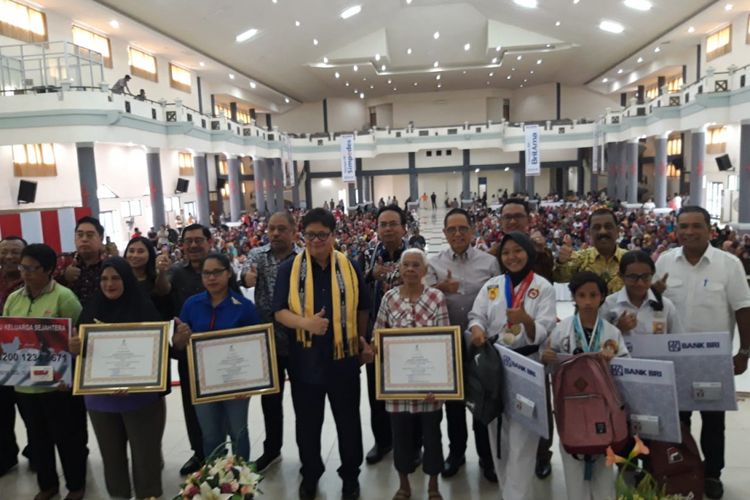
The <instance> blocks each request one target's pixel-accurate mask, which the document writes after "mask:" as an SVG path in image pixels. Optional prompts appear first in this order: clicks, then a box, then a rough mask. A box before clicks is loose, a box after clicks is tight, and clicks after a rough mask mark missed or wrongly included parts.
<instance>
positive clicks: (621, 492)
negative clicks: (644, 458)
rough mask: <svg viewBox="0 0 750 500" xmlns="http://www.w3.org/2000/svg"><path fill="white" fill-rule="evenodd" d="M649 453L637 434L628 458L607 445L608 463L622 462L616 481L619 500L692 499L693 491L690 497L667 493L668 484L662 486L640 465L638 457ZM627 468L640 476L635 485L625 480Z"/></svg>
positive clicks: (610, 464) (609, 464)
mask: <svg viewBox="0 0 750 500" xmlns="http://www.w3.org/2000/svg"><path fill="white" fill-rule="evenodd" d="M649 453H650V450H649V449H648V446H646V444H645V443H644V442H643V441H642V440H641V438H640V437H638V436H635V446H634V447H633V449H632V450H630V453H628V457H627V458H625V457H621V456H619V455H617V454H615V452H614V451H612V447H611V446H609V447H607V465H608V466H610V467H611V466H613V465H619V464H622V467H620V472H619V474H618V475H617V481H616V482H615V495H616V496H615V498H616V499H617V500H692V499H693V494H692V493H691V494H690V495H689V496H688V497H685V496H683V495H667V494H666V486H664V485H662V486H661V487H660V486H659V483H657V482H656V480H655V479H654V477H653V476H652V475H651V474H649V473H648V472H647V471H645V470H644V469H643V467H641V466H640V465H638V462H637V461H636V458H638V457H639V456H640V455H648V454H649ZM627 470H632V471H634V472H635V473H636V478H639V479H636V485H635V486H631V485H630V484H628V483H627V482H626V481H625V476H624V474H625V472H626V471H627Z"/></svg>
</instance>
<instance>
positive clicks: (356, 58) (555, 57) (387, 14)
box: [48, 0, 748, 101]
mask: <svg viewBox="0 0 750 500" xmlns="http://www.w3.org/2000/svg"><path fill="white" fill-rule="evenodd" d="M95 1H96V2H97V3H99V4H102V5H104V6H108V7H110V8H111V9H113V10H115V11H117V12H119V13H120V14H121V15H120V16H119V17H118V19H119V20H120V23H121V29H126V28H127V24H128V22H129V20H128V19H127V18H131V19H132V20H136V21H138V22H139V23H142V24H143V25H146V26H148V27H151V28H153V29H155V30H158V31H159V32H161V33H162V34H164V35H166V36H167V37H170V38H172V39H174V40H177V41H179V42H181V43H182V44H184V45H185V46H187V47H188V48H190V49H192V50H185V49H184V48H183V49H182V50H183V51H184V52H185V55H184V58H185V59H188V58H200V57H201V54H203V55H205V56H208V57H210V58H211V59H214V60H215V61H217V62H219V63H222V64H224V65H226V67H227V68H233V70H236V71H237V72H238V73H239V74H242V75H245V76H246V77H247V78H251V79H253V80H257V81H258V82H262V83H263V84H265V85H267V86H269V87H272V88H273V89H275V90H276V91H278V92H280V93H281V94H284V95H288V96H290V97H291V98H293V99H295V100H297V101H314V100H318V99H321V98H324V97H349V96H353V95H354V90H358V91H359V92H362V93H364V95H365V96H366V97H368V98H370V97H379V96H384V95H389V94H392V93H394V90H393V88H394V87H395V88H397V89H398V90H397V91H396V92H397V93H399V94H400V93H403V92H424V91H434V90H438V85H441V87H440V89H441V90H467V89H477V88H488V87H490V88H509V89H510V88H518V87H519V86H520V85H524V84H525V85H526V86H532V85H538V84H542V83H548V82H561V83H563V84H567V85H583V84H586V83H589V82H592V80H595V79H597V78H600V77H601V75H604V74H605V73H606V72H607V71H608V70H611V69H612V68H615V67H616V66H617V65H618V64H619V63H620V62H621V61H623V60H626V59H627V58H629V57H631V56H632V55H634V54H636V53H638V51H639V50H641V49H642V48H643V47H646V46H648V45H649V44H651V43H653V42H654V41H656V40H659V39H663V38H664V37H665V36H668V35H669V34H670V32H671V31H672V30H673V29H675V28H677V27H678V26H681V25H682V24H684V23H685V22H687V20H688V19H690V18H691V17H692V16H693V15H695V14H697V13H698V12H700V11H701V10H703V9H705V8H707V7H709V6H711V5H713V4H716V3H717V2H716V1H715V0H651V1H652V3H653V8H652V9H651V10H650V11H648V12H641V11H637V10H634V9H631V8H628V7H626V6H625V5H624V4H623V1H622V0H580V1H579V2H578V3H574V0H538V4H539V6H538V8H536V9H527V8H523V7H520V6H518V5H516V4H515V3H514V2H513V0H465V1H455V0H413V1H412V2H411V4H407V2H406V0H276V2H274V0H242V1H239V0H210V1H206V0H128V1H122V0H95ZM48 3H54V4H56V5H58V6H59V7H58V8H59V9H61V10H64V9H65V4H72V3H78V1H76V2H70V0H67V1H65V2H63V1H60V0H48ZM723 3H725V2H721V3H720V5H723ZM734 3H735V4H736V5H738V6H740V5H744V4H746V3H748V2H746V1H745V0H740V1H736V2H734ZM356 4H359V5H361V6H362V11H361V13H359V14H358V15H356V16H354V17H352V18H350V19H347V20H342V19H341V18H340V17H339V14H340V13H341V12H342V11H343V10H344V9H346V8H347V7H350V6H352V5H356ZM720 5H714V8H713V9H712V10H716V11H717V12H720V11H723V9H722V8H719V7H720ZM733 14H734V15H737V9H735V11H734V13H733ZM76 15H77V16H78V17H79V18H80V17H84V18H85V16H86V13H85V12H78V13H77V14H76ZM114 15H115V14H113V16H114ZM603 19H611V20H614V21H617V22H620V23H621V24H622V25H623V26H624V28H625V31H624V32H623V33H621V34H618V35H614V34H610V33H606V32H603V31H601V30H599V29H598V27H597V26H598V24H599V22H600V21H601V20H603ZM81 20H82V21H86V19H81ZM295 21H299V22H300V26H299V27H297V26H295ZM557 21H559V22H560V25H559V26H556V25H555V23H556V22H557ZM95 22H98V21H95ZM250 28H256V29H258V30H260V32H259V34H258V35H256V36H255V37H253V38H252V39H250V40H248V41H246V42H244V43H236V42H235V36H236V35H238V34H239V33H241V32H243V31H246V30H247V29H250ZM436 31H438V32H439V33H440V37H439V39H437V40H436V39H434V37H433V33H435V32H436ZM699 36H702V33H694V34H693V35H692V37H693V39H692V40H687V41H685V40H683V42H684V43H687V44H693V45H694V44H696V43H698V40H699ZM685 38H687V34H685ZM313 39H317V40H318V42H319V43H318V44H317V45H314V44H313ZM467 43H468V44H470V46H471V48H470V49H469V50H468V51H466V50H464V45H465V44H467ZM497 45H502V50H501V52H497V51H496V46H497ZM547 45H549V46H550V47H547ZM409 48H411V49H412V53H411V54H410V55H409V54H407V49H409ZM165 49H166V50H168V47H165ZM191 52H193V53H195V56H188V54H190V53H191ZM376 54H380V56H381V59H380V61H376V60H375V55H376ZM519 55H520V56H521V59H520V60H518V59H517V57H518V56H519ZM324 57H327V58H328V60H329V61H328V65H327V66H330V67H318V66H325V65H323V60H324V59H323V58H324ZM493 57H499V59H498V61H497V63H496V64H494V65H493V64H492V62H491V61H492V58H493ZM435 61H438V64H439V65H438V68H434V67H433V64H434V62H435ZM538 61H541V62H540V63H539V64H537V62H538ZM191 62H192V63H194V61H187V64H190V63H191ZM501 62H502V66H499V63H501ZM646 62H648V61H646ZM355 63H356V64H357V65H358V71H356V72H355V71H354V69H353V65H354V64H355ZM382 64H385V65H386V69H385V70H384V71H383V70H382V68H381V65H382ZM222 71H224V70H222ZM336 72H338V73H339V74H340V78H339V79H336V78H335V76H334V74H335V73H336ZM490 73H492V76H490ZM438 75H439V76H440V80H437V76H438ZM217 76H218V77H221V75H220V74H218V75H217ZM508 76H510V79H508ZM224 78H225V79H226V77H224ZM365 79H366V80H365ZM388 80H391V83H390V84H389V83H388ZM346 82H349V86H346ZM415 82H416V83H417V86H415V85H414V83H415ZM488 82H489V83H488ZM524 82H525V83H524ZM227 83H229V80H228V79H227ZM234 84H237V83H236V82H234ZM371 86H372V88H371ZM599 90H601V91H603V92H605V91H608V90H612V89H611V88H609V89H608V88H606V87H605V86H603V87H602V88H600V89H599Z"/></svg>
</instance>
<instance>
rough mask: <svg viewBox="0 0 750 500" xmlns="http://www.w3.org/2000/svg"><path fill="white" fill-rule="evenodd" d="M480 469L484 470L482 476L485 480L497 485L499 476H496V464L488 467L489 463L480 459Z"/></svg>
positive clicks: (491, 463)
mask: <svg viewBox="0 0 750 500" xmlns="http://www.w3.org/2000/svg"><path fill="white" fill-rule="evenodd" d="M479 467H480V468H481V469H482V475H483V476H484V478H485V479H486V480H487V481H489V482H491V483H497V474H495V463H494V462H489V467H488V461H487V460H482V459H481V458H480V459H479Z"/></svg>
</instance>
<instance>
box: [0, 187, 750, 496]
mask: <svg viewBox="0 0 750 500" xmlns="http://www.w3.org/2000/svg"><path fill="white" fill-rule="evenodd" d="M392 201H393V200H392ZM434 202H435V200H434V199H433V200H432V203H433V204H434ZM331 205H332V204H329V208H328V209H326V208H315V209H311V210H308V211H306V212H301V211H299V210H292V211H282V212H278V213H275V214H272V215H271V216H270V217H265V216H262V215H260V214H257V213H255V214H243V216H242V220H241V224H240V225H238V226H236V227H228V226H226V225H222V224H220V223H219V224H216V227H206V226H202V225H200V224H189V225H187V226H185V227H184V228H182V231H181V233H180V234H179V237H178V239H176V238H175V237H174V235H173V234H171V232H170V230H169V228H168V227H166V226H165V227H162V228H160V230H159V231H153V230H152V231H151V232H153V233H155V234H154V235H153V237H152V235H151V234H149V235H148V237H144V236H143V235H142V234H140V231H139V232H138V234H133V238H132V239H131V240H130V241H129V242H128V244H127V246H126V248H125V249H124V252H123V254H122V257H120V256H117V255H115V253H117V252H116V250H115V249H112V248H111V247H109V248H108V249H107V247H106V239H105V235H104V229H103V227H102V225H101V224H100V223H99V221H98V220H97V219H96V218H93V217H83V218H81V219H79V220H78V221H77V223H76V226H75V244H76V252H75V253H73V254H64V255H60V256H58V255H56V254H55V252H54V250H53V249H52V248H50V247H49V246H47V245H45V244H28V245H27V244H26V242H25V241H24V240H23V239H21V238H20V237H18V236H5V237H4V238H3V240H2V242H0V304H2V311H3V315H4V316H9V317H44V316H49V317H62V318H70V319H71V320H72V323H73V324H74V325H80V324H87V323H94V322H104V323H119V322H132V321H150V320H172V319H174V321H175V333H174V336H173V338H172V344H171V348H170V355H171V356H172V357H173V358H175V359H176V360H177V366H178V372H179V380H180V393H181V398H182V408H183V412H184V419H185V425H186V432H187V436H188V439H189V443H190V446H191V449H192V450H193V455H192V456H191V457H188V459H187V461H186V462H185V464H184V465H183V467H182V468H181V470H180V473H181V474H183V475H185V474H190V473H192V472H194V471H196V470H198V469H199V468H200V467H201V465H202V463H203V462H204V460H205V459H206V457H208V456H209V455H211V454H212V453H214V451H215V450H217V449H221V448H222V447H223V446H224V445H225V444H224V443H225V442H226V441H227V436H228V437H229V441H230V442H231V447H232V452H233V453H234V454H236V455H238V456H241V457H243V458H244V459H247V460H250V459H251V450H250V442H249V438H248V408H249V404H248V400H247V399H243V398H239V399H236V398H235V399H230V400H226V401H218V402H211V403H205V404H193V403H192V399H191V394H190V387H189V366H188V365H189V363H188V360H187V356H186V350H185V348H186V346H187V344H188V343H189V342H190V338H191V336H192V335H193V333H194V332H196V333H198V332H201V333H202V332H211V331H218V330H223V329H228V328H236V327H242V326H249V325H254V324H258V323H269V322H272V323H274V326H275V333H276V335H275V342H276V353H277V360H276V361H277V368H278V371H279V379H280V381H281V390H280V392H279V393H278V394H269V395H264V396H262V410H263V417H264V422H265V440H264V442H263V450H262V452H261V453H260V454H259V455H257V456H256V458H255V459H254V463H255V467H256V469H257V470H258V471H259V472H262V471H264V470H266V469H268V468H269V467H271V466H272V465H273V464H274V463H275V462H277V461H278V460H279V459H280V456H281V448H282V443H283V439H284V436H283V432H282V429H283V419H284V411H283V404H282V402H283V393H284V389H285V385H286V384H285V382H286V380H287V376H288V380H289V382H290V387H291V396H292V402H293V407H294V412H295V415H294V418H295V425H296V442H297V446H298V448H299V458H300V461H301V469H300V474H301V477H302V479H301V483H300V485H299V496H300V498H302V499H312V498H315V497H316V495H317V486H318V481H319V479H320V478H321V476H322V475H323V473H324V470H325V467H324V464H323V460H322V458H321V442H320V441H321V429H322V424H323V419H324V406H325V400H326V399H328V401H329V402H330V406H331V411H332V413H333V417H334V419H335V421H336V432H337V437H338V447H339V454H340V458H341V466H340V467H339V469H338V474H339V476H340V477H341V479H342V497H343V498H344V499H356V498H359V496H360V487H359V480H358V477H359V474H360V466H361V464H362V462H363V461H366V462H367V463H368V464H375V463H378V462H380V461H381V460H383V458H384V457H385V456H387V455H388V454H389V453H390V452H391V451H392V453H393V464H394V467H395V469H396V471H397V473H398V479H399V481H398V487H397V489H396V492H395V494H394V496H393V498H394V500H405V499H408V498H410V497H411V496H412V485H411V483H410V481H409V475H410V474H411V473H413V472H414V471H415V470H416V468H417V467H419V466H420V464H421V466H422V468H423V470H424V472H425V474H426V475H427V476H429V482H428V486H427V488H428V496H429V498H430V499H431V500H439V499H440V498H442V496H441V494H440V492H439V481H438V478H439V477H440V476H442V477H443V478H444V479H448V478H450V477H452V476H454V475H456V474H457V473H458V471H459V470H460V469H461V467H462V466H463V465H464V464H465V453H466V449H467V442H468V434H469V433H468V429H467V425H466V404H465V402H464V401H447V402H444V401H441V400H440V399H438V398H436V397H435V396H434V395H432V394H428V395H427V396H426V397H425V398H424V399H418V400H408V401H383V400H380V399H378V398H377V397H376V396H377V395H376V390H375V369H374V364H373V359H374V357H375V355H376V350H377V347H376V346H375V345H374V342H373V331H374V330H377V329H380V328H403V327H433V326H447V325H457V326H459V327H460V330H461V331H463V332H466V336H467V346H465V349H468V348H469V347H468V346H469V345H474V346H482V345H487V343H490V344H492V343H497V344H500V345H505V346H509V347H512V348H514V349H518V348H528V347H532V348H533V349H528V350H527V351H525V352H528V353H529V355H530V356H532V357H534V358H535V359H539V360H541V361H542V362H544V363H547V364H548V365H550V366H554V365H555V364H556V363H557V361H558V355H559V354H561V353H563V354H577V353H580V352H590V351H602V353H603V355H604V356H605V357H607V358H608V359H610V358H612V357H615V356H627V355H628V351H627V347H626V344H625V342H624V340H623V339H624V337H623V336H624V335H632V334H647V333H684V332H702V331H717V330H728V331H732V330H733V328H734V324H735V322H736V324H737V326H738V328H739V333H740V347H741V349H740V351H739V353H738V354H737V355H736V356H735V357H734V366H735V373H737V374H739V373H743V372H744V371H745V370H746V368H747V359H748V356H749V355H750V288H748V283H747V281H746V279H745V275H746V272H747V271H746V269H747V266H748V262H749V261H750V239H748V237H747V235H745V237H744V238H739V237H738V236H737V234H736V233H735V232H733V231H732V230H731V229H726V228H725V229H721V230H720V229H718V228H717V227H716V226H715V225H712V223H711V220H710V217H709V215H708V213H707V212H706V211H705V210H704V209H702V208H700V207H695V206H686V207H683V208H682V210H681V211H680V212H679V213H669V214H666V215H661V216H656V215H654V214H653V213H652V212H647V211H632V212H628V211H627V210H626V209H625V208H624V207H614V210H613V208H612V207H608V206H604V205H603V204H601V203H599V201H597V200H593V199H591V200H588V201H587V200H581V201H579V202H576V203H568V204H560V205H557V204H556V205H554V206H550V207H545V206H540V207H539V208H538V210H537V211H531V210H530V208H529V203H528V202H527V201H526V200H524V199H519V198H504V199H503V200H502V203H501V206H500V208H499V209H498V210H497V211H493V210H492V208H491V207H489V206H488V205H487V203H475V204H474V205H473V206H472V207H471V208H470V209H462V208H457V207H454V208H451V209H450V210H449V211H448V212H447V214H446V216H445V218H444V221H443V234H444V236H445V243H446V245H445V248H444V249H443V250H441V251H440V252H436V253H432V254H430V256H429V258H428V254H427V253H426V252H425V251H424V248H425V240H424V238H423V237H421V236H420V235H419V232H418V227H417V224H416V220H415V217H414V215H413V214H411V213H409V212H408V211H405V210H403V209H401V208H400V207H399V206H398V205H395V204H391V205H387V204H384V205H382V206H380V207H379V208H378V207H373V208H371V209H365V208H362V209H359V210H357V211H354V212H350V213H345V211H344V210H343V207H340V206H335V207H333V209H332V210H331ZM160 235H161V236H160ZM743 264H744V266H745V269H743ZM704 280H705V281H704ZM709 280H710V284H711V286H710V287H708V286H707V284H708V283H709ZM554 282H563V283H569V288H570V291H571V294H572V297H573V300H574V303H575V306H576V312H575V314H574V315H573V316H571V317H568V318H563V319H562V321H560V320H559V319H558V316H557V302H556V298H555V293H554V290H553V286H552V283H554ZM699 282H700V283H702V284H703V287H702V288H698V285H697V283H699ZM239 287H245V288H254V301H249V300H247V299H246V298H245V296H244V295H243V294H242V293H241V291H240V288H239ZM699 294H700V296H699V297H698V300H700V301H702V302H701V307H695V304H696V303H695V300H696V296H698V295H699ZM657 307H658V308H659V311H664V313H663V314H659V315H658V318H656V316H655V314H654V311H655V310H656V308H657ZM707 322H710V324H707ZM80 349H81V345H80V341H79V340H78V338H77V335H76V333H75V331H74V332H73V334H72V337H71V339H70V345H69V350H70V352H71V353H73V354H78V353H79V352H80ZM537 351H538V352H537ZM363 365H364V367H365V370H364V371H365V374H366V377H367V388H368V395H367V399H368V403H369V406H370V415H371V420H370V423H369V424H370V425H369V427H370V428H371V432H372V434H373V436H374V441H375V444H374V446H373V448H372V449H370V450H369V451H368V452H367V453H365V451H364V450H363V440H362V432H363V425H362V423H361V422H360V370H361V367H362V366H363ZM169 392H170V391H169V390H167V391H166V392H165V393H149V394H127V393H126V392H120V393H116V394H112V395H97V396H85V397H78V396H73V395H72V393H71V392H70V390H69V388H67V387H60V388H59V389H52V388H46V387H45V388H41V387H34V386H29V387H22V386H17V387H7V386H2V387H0V475H2V474H5V473H6V472H7V471H9V470H10V469H12V468H13V467H15V466H16V464H17V463H18V453H19V451H20V450H19V447H18V445H17V440H16V436H15V433H14V428H15V423H14V422H15V414H16V410H15V406H17V407H18V410H19V413H20V416H21V418H22V419H23V421H24V423H25V427H26V430H27V447H26V448H25V449H24V450H23V454H24V455H25V456H26V457H27V458H28V459H29V461H30V465H31V466H32V470H34V471H35V473H36V477H37V483H38V487H39V493H38V494H37V495H36V496H35V500H49V499H51V498H53V497H54V496H55V495H57V494H58V492H59V490H60V484H59V477H58V473H57V468H56V452H57V454H59V457H60V461H61V464H62V471H63V477H64V480H65V483H66V487H67V490H68V494H67V496H66V497H65V498H66V499H68V500H78V499H81V498H84V496H85V488H86V460H87V456H88V454H89V453H88V439H89V436H88V434H87V422H86V415H87V414H88V418H89V420H90V421H91V425H92V427H93V429H94V433H95V437H96V439H97V441H98V444H99V450H100V453H101V457H102V462H103V465H104V473H105V483H106V488H107V491H108V493H109V494H110V495H111V496H112V497H118V498H119V497H124V498H130V497H132V496H135V497H136V498H158V497H160V496H162V495H163V493H164V491H163V485H162V484H161V468H162V464H163V461H162V450H161V437H162V435H163V432H164V427H165V422H166V418H165V412H166V405H165V401H164V398H165V397H167V396H168V394H169ZM444 414H445V416H446V419H447V429H448V444H449V448H448V449H449V452H448V455H447V456H443V446H442V443H443V438H442V436H441V430H440V429H441V421H442V418H443V415H444ZM701 417H702V420H703V422H702V424H703V431H702V435H701V446H702V451H703V453H704V456H705V478H706V479H705V491H706V494H707V496H708V497H709V498H721V496H722V494H723V485H722V482H721V479H720V477H721V472H722V469H723V468H724V465H725V464H724V413H723V412H702V413H701ZM681 418H682V419H683V420H684V421H687V422H689V420H690V413H689V412H685V413H683V414H682V415H681ZM551 423H552V421H551V419H550V424H551ZM472 429H473V434H474V441H475V446H476V449H477V453H478V455H479V459H480V466H481V468H482V472H483V476H484V478H485V479H486V480H487V481H490V482H493V483H498V482H499V484H500V488H501V491H502V497H503V498H505V499H506V500H515V499H528V498H533V493H532V491H533V490H532V488H533V480H534V477H535V476H536V477H538V478H540V479H544V478H546V477H548V476H549V475H550V473H551V472H552V469H551V464H550V460H551V456H552V453H553V452H552V450H551V443H552V440H551V439H539V438H538V436H536V435H535V434H534V433H532V432H530V431H528V430H526V429H525V428H524V427H523V426H522V425H520V423H519V422H516V421H514V420H513V418H508V417H505V418H503V419H502V422H501V423H498V421H497V420H495V421H493V422H492V423H490V425H484V424H482V423H481V422H480V421H479V420H477V419H474V421H473V424H472ZM550 435H551V434H550ZM128 446H129V448H130V457H131V462H130V465H128V460H127V448H128ZM560 453H561V455H562V457H563V460H562V461H563V469H564V475H565V484H566V488H567V492H568V498H575V499H591V500H599V499H603V498H612V497H613V496H614V488H615V479H614V476H613V471H612V469H608V468H607V467H605V465H604V464H605V458H604V456H594V457H589V460H588V461H589V462H590V463H589V464H584V463H583V462H581V461H580V460H577V459H576V457H574V456H572V455H570V454H568V453H567V452H566V451H565V449H564V448H563V447H561V448H560ZM584 469H586V471H585V474H584ZM383 495H386V494H385V493H384V494H383Z"/></svg>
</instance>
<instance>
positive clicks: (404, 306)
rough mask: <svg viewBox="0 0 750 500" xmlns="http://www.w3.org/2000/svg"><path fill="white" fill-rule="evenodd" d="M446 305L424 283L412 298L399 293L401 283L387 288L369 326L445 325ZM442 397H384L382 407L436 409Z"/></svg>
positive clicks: (393, 410) (437, 292)
mask: <svg viewBox="0 0 750 500" xmlns="http://www.w3.org/2000/svg"><path fill="white" fill-rule="evenodd" d="M449 325H450V321H449V320H448V306H447V305H446V303H445V296H444V295H443V292H441V291H440V290H438V289H436V288H431V287H425V288H424V290H423V291H422V295H421V296H420V297H419V298H418V299H417V301H416V302H411V301H410V300H409V299H408V298H406V297H402V296H401V287H396V288H392V289H390V290H388V291H387V292H386V293H385V295H384V296H383V301H382V302H381V304H380V309H379V310H378V317H377V319H376V320H375V326H374V327H373V330H377V329H380V328H415V327H425V326H449ZM442 406H443V402H442V401H435V402H434V403H428V402H425V401H420V400H404V401H386V402H385V409H386V410H387V411H389V412H391V413H398V412H408V413H425V412H431V411H438V410H440V409H441V408H442Z"/></svg>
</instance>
